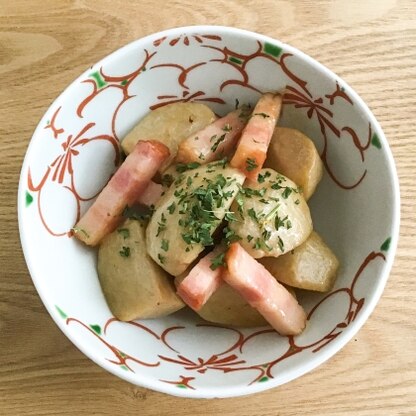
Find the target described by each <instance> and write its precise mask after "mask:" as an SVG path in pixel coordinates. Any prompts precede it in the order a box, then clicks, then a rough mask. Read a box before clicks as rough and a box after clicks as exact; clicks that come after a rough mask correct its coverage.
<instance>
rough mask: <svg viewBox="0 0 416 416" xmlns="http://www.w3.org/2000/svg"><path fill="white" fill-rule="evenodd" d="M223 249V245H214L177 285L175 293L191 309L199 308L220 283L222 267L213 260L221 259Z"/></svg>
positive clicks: (223, 253) (196, 309)
mask: <svg viewBox="0 0 416 416" xmlns="http://www.w3.org/2000/svg"><path fill="white" fill-rule="evenodd" d="M225 250H226V248H225V247H222V246H218V247H216V248H215V249H214V250H213V251H211V252H210V253H208V254H207V255H206V256H204V257H203V258H202V259H201V260H199V262H198V263H197V264H196V265H195V266H194V267H193V268H192V269H191V271H190V272H189V273H188V274H187V275H185V276H184V278H183V280H182V281H181V282H180V284H179V285H178V286H177V294H178V295H179V297H180V298H181V299H182V300H183V301H184V302H185V303H186V304H187V305H188V306H189V307H191V308H192V309H193V310H195V311H198V310H199V309H201V307H202V306H203V305H204V304H205V303H206V302H207V300H208V299H209V298H210V296H211V295H212V294H213V293H214V292H215V291H216V290H217V289H218V288H219V287H220V286H221V285H222V283H223V280H222V278H221V274H222V272H223V270H224V267H223V266H218V265H216V263H215V260H221V259H222V258H223V257H224V255H225Z"/></svg>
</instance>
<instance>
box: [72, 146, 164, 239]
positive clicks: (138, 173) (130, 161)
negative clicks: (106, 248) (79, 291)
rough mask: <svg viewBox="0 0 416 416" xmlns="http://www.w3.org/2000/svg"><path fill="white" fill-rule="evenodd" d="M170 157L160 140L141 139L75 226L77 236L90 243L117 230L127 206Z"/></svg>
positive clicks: (135, 198) (133, 201)
mask: <svg viewBox="0 0 416 416" xmlns="http://www.w3.org/2000/svg"><path fill="white" fill-rule="evenodd" d="M168 156H169V149H168V148H167V147H166V146H165V145H164V144H162V143H160V142H158V141H156V140H149V141H140V142H138V143H137V145H136V146H135V148H134V150H133V152H131V153H130V154H129V155H128V156H127V158H126V160H125V161H124V162H123V164H122V165H121V166H120V167H119V169H118V170H117V171H116V173H115V174H114V175H113V176H112V177H111V179H110V180H109V182H108V183H107V185H106V186H105V187H104V189H103V190H102V191H101V193H100V194H99V195H98V197H97V199H96V200H95V201H94V203H93V204H92V205H91V207H90V208H89V209H88V211H87V212H86V213H85V214H84V215H83V216H82V218H81V219H80V220H79V221H78V223H77V224H76V225H75V227H74V234H75V236H76V237H77V238H78V239H79V240H81V241H83V242H84V243H85V244H87V245H90V246H95V245H97V244H98V243H99V242H100V241H101V239H102V238H103V237H104V236H106V235H107V234H109V233H110V232H112V231H114V229H115V228H116V227H117V225H118V224H119V222H120V220H121V218H122V217H121V214H122V212H123V210H124V208H125V207H126V206H130V205H133V204H134V203H135V202H136V201H137V200H138V199H139V195H140V194H141V193H142V192H143V191H144V190H145V189H146V188H147V186H148V185H149V182H150V180H151V178H152V177H153V176H154V175H155V173H156V172H157V170H158V169H159V167H160V165H161V164H162V163H163V161H164V160H166V159H167V158H168Z"/></svg>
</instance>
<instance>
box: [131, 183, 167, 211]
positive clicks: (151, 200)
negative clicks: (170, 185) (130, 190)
mask: <svg viewBox="0 0 416 416" xmlns="http://www.w3.org/2000/svg"><path fill="white" fill-rule="evenodd" d="M163 191H164V190H163V186H162V185H160V184H159V183H156V182H153V181H150V182H149V185H147V188H146V189H145V190H144V191H143V193H142V194H140V195H139V197H138V198H137V202H138V203H139V204H143V205H147V206H149V207H150V206H151V205H155V204H156V202H157V201H159V199H160V197H161V196H162V194H163Z"/></svg>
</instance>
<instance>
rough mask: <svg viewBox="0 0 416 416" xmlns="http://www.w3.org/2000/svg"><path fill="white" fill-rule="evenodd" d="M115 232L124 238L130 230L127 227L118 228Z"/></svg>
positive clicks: (128, 235) (128, 234)
mask: <svg viewBox="0 0 416 416" xmlns="http://www.w3.org/2000/svg"><path fill="white" fill-rule="evenodd" d="M117 232H118V233H119V234H120V235H121V236H122V237H123V238H124V239H126V238H129V237H130V230H129V229H128V228H119V229H118V230H117Z"/></svg>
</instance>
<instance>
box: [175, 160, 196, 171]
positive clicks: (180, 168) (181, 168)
mask: <svg viewBox="0 0 416 416" xmlns="http://www.w3.org/2000/svg"><path fill="white" fill-rule="evenodd" d="M200 166H201V164H200V163H198V162H191V163H178V164H177V165H176V167H175V169H176V172H179V173H184V172H186V171H187V170H192V169H196V168H199V167H200Z"/></svg>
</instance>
